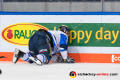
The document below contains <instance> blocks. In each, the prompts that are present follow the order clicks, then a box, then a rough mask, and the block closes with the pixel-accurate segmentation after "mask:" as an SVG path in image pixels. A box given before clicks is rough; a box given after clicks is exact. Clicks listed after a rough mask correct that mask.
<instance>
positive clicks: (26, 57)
mask: <svg viewBox="0 0 120 80" xmlns="http://www.w3.org/2000/svg"><path fill="white" fill-rule="evenodd" d="M29 57H30V54H29V53H28V52H26V54H24V56H23V57H21V58H20V59H22V60H24V61H29Z"/></svg>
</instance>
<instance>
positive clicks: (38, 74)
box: [0, 62, 120, 80]
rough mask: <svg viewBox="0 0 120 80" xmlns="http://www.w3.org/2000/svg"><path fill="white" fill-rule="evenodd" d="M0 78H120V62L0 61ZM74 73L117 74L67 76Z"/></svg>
mask: <svg viewBox="0 0 120 80" xmlns="http://www.w3.org/2000/svg"><path fill="white" fill-rule="evenodd" d="M0 69H1V70H2V74H1V75H0V80H120V64H111V63H74V64H67V63H49V64H47V65H42V66H38V65H36V64H29V63H25V62H18V63H17V64H13V63H12V62H0ZM71 71H75V72H76V73H118V75H117V76H78V75H77V76H76V77H75V78H71V77H70V76H69V74H70V72H71Z"/></svg>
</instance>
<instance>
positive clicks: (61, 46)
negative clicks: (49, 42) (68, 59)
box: [60, 44, 68, 50]
mask: <svg viewBox="0 0 120 80" xmlns="http://www.w3.org/2000/svg"><path fill="white" fill-rule="evenodd" d="M60 48H64V49H65V50H67V48H68V46H67V45H65V44H61V45H60Z"/></svg>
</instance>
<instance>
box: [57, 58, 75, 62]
mask: <svg viewBox="0 0 120 80" xmlns="http://www.w3.org/2000/svg"><path fill="white" fill-rule="evenodd" d="M58 62H62V63H75V60H74V59H73V58H70V57H68V56H67V59H66V60H65V59H63V58H62V56H59V57H58Z"/></svg>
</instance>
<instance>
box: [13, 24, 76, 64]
mask: <svg viewBox="0 0 120 80" xmlns="http://www.w3.org/2000/svg"><path fill="white" fill-rule="evenodd" d="M69 33H70V30H69V28H68V27H67V26H65V25H61V26H60V27H59V30H58V31H51V30H49V31H46V30H44V29H39V30H38V31H36V32H35V33H34V34H33V35H32V36H31V38H30V40H29V52H26V53H25V52H23V51H21V50H19V49H17V48H16V49H15V51H14V55H13V60H12V62H13V63H16V62H17V61H18V59H22V60H24V61H27V62H29V63H33V62H35V63H36V64H37V65H42V64H48V63H49V61H50V60H52V61H54V62H64V63H75V60H74V59H73V58H70V57H69V56H68V54H67V48H68V45H67V42H68V37H69ZM57 51H60V54H61V56H60V55H55V54H56V52H57Z"/></svg>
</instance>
